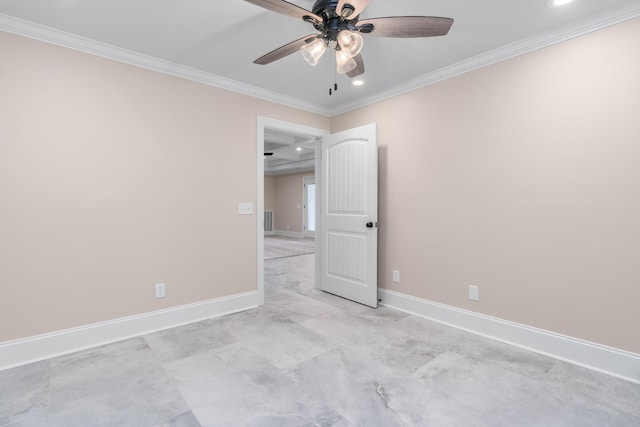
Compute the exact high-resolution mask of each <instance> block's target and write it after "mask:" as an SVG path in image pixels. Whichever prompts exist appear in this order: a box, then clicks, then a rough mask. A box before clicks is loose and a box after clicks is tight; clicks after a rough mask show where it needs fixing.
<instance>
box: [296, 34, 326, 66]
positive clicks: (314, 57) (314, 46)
mask: <svg viewBox="0 0 640 427" xmlns="http://www.w3.org/2000/svg"><path fill="white" fill-rule="evenodd" d="M326 50H327V43H326V42H325V41H324V40H323V39H322V38H320V37H318V38H317V39H315V40H314V41H312V42H311V43H309V44H306V45H304V46H302V47H301V48H300V53H302V57H303V58H304V60H305V61H307V63H308V64H309V65H311V66H313V67H315V66H316V65H317V64H318V61H319V60H320V58H322V55H324V52H325V51H326Z"/></svg>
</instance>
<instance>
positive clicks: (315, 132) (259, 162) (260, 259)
mask: <svg viewBox="0 0 640 427" xmlns="http://www.w3.org/2000/svg"><path fill="white" fill-rule="evenodd" d="M265 128H266V129H274V130H280V131H285V132H295V133H301V134H303V135H309V136H311V137H315V138H320V139H322V137H323V136H324V135H328V134H329V131H328V130H325V129H318V128H314V127H310V126H305V125H300V124H297V123H291V122H286V121H283V120H278V119H272V118H269V117H263V116H258V119H257V125H256V170H257V180H256V187H257V195H256V243H257V250H256V276H257V277H256V281H257V289H256V291H257V305H263V304H264V130H265ZM260 153H263V154H260ZM315 168H316V170H315V178H316V230H318V229H320V227H321V225H322V224H321V223H320V219H319V214H320V213H321V212H322V210H321V206H320V203H322V201H321V200H320V198H319V197H318V195H319V194H321V193H320V190H321V188H320V187H319V186H318V184H320V183H321V182H322V142H320V143H316V160H315ZM321 249H322V248H321V247H320V239H315V255H314V260H315V262H314V264H315V277H314V281H315V287H316V288H318V287H319V286H320V254H321V253H322V251H321Z"/></svg>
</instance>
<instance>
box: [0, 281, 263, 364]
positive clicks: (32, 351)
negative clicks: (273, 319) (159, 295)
mask: <svg viewBox="0 0 640 427" xmlns="http://www.w3.org/2000/svg"><path fill="white" fill-rule="evenodd" d="M257 301H258V294H257V292H256V291H252V292H246V293H243V294H237V295H232V296H228V297H223V298H216V299H212V300H208V301H202V302H197V303H194V304H188V305H183V306H179V307H172V308H168V309H165V310H159V311H153V312H151V313H144V314H139V315H135V316H128V317H123V318H120V319H115V320H109V321H106V322H100V323H94V324H91V325H86V326H80V327H77V328H72V329H65V330H62V331H56V332H51V333H47V334H42V335H36V336H33V337H28V338H22V339H18V340H14V341H6V342H3V343H0V370H4V369H9V368H13V367H16V366H20V365H25V364H27V363H32V362H37V361H39V360H44V359H48V358H50V357H55V356H60V355H63V354H68V353H73V352H75V351H78V350H84V349H87V348H91V347H96V346H99V345H103V344H108V343H112V342H116V341H121V340H124V339H127V338H133V337H137V336H140V335H144V334H148V333H151V332H156V331H161V330H164V329H169V328H173V327H176V326H180V325H185V324H188V323H193V322H197V321H200V320H205V319H210V318H212V317H218V316H223V315H225V314H230V313H236V312H238V311H244V310H248V309H250V308H254V307H257V306H258V304H257Z"/></svg>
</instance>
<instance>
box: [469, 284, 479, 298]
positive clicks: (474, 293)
mask: <svg viewBox="0 0 640 427" xmlns="http://www.w3.org/2000/svg"><path fill="white" fill-rule="evenodd" d="M469 299H470V300H471V301H480V288H479V287H477V286H474V285H469Z"/></svg>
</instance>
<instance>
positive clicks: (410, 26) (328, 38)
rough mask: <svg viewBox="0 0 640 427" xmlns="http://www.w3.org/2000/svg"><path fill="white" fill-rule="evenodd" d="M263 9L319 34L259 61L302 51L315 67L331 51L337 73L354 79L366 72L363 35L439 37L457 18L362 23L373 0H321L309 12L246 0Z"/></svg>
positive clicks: (278, 1) (273, 1) (272, 0)
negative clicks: (303, 24)
mask: <svg viewBox="0 0 640 427" xmlns="http://www.w3.org/2000/svg"><path fill="white" fill-rule="evenodd" d="M245 1H248V2H249V3H253V4H255V5H257V6H260V7H262V8H265V9H268V10H271V11H273V12H277V13H281V14H283V15H287V16H291V17H293V18H297V19H302V20H303V21H305V22H309V23H310V24H312V25H313V26H314V28H315V29H316V30H317V31H318V33H315V34H309V35H307V36H304V37H302V38H300V39H298V40H295V41H292V42H290V43H288V44H286V45H284V46H281V47H279V48H277V49H275V50H273V51H271V52H269V53H267V54H266V55H263V56H261V57H260V58H258V59H256V60H255V61H253V62H254V64H261V65H266V64H270V63H271V62H274V61H277V60H279V59H282V58H284V57H285V56H288V55H291V54H292V53H294V52H297V51H301V53H302V56H303V57H304V59H305V60H306V61H307V62H308V63H309V64H310V65H313V66H315V65H316V64H317V63H318V60H319V59H320V58H321V57H322V55H323V54H324V53H325V51H326V50H327V48H333V49H334V50H335V57H336V71H337V72H338V73H340V74H347V75H348V76H349V77H351V78H353V77H356V76H359V75H361V74H363V73H364V62H363V60H362V55H361V53H360V51H361V50H362V46H363V44H364V41H363V38H362V35H361V34H371V35H373V36H378V37H397V38H412V37H436V36H444V35H446V34H447V33H448V32H449V29H450V28H451V25H453V19H451V18H439V17H433V16H387V17H383V18H369V19H363V20H360V13H362V11H363V10H364V8H365V7H367V5H368V4H369V1H370V0H317V1H316V2H315V3H314V4H313V8H312V11H308V10H306V9H304V8H302V7H300V6H297V5H295V4H293V3H289V2H287V1H284V0H245Z"/></svg>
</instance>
